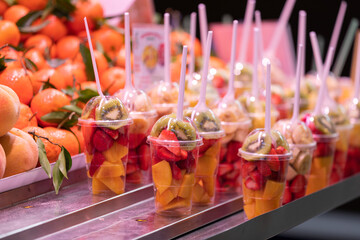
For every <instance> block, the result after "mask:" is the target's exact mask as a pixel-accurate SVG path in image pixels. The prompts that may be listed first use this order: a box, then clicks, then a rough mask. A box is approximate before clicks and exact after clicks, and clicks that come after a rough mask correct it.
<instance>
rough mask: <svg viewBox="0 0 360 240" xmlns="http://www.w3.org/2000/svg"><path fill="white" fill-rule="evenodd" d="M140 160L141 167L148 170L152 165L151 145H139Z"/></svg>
mask: <svg viewBox="0 0 360 240" xmlns="http://www.w3.org/2000/svg"><path fill="white" fill-rule="evenodd" d="M138 151H139V160H140V169H141V170H143V171H146V170H148V169H149V166H150V161H151V159H150V147H149V146H148V145H147V144H143V145H141V146H140V147H139V150H138Z"/></svg>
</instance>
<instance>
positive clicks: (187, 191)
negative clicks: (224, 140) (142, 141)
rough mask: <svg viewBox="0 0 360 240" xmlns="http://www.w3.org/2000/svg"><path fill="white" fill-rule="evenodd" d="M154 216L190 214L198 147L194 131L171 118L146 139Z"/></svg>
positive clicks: (183, 123)
mask: <svg viewBox="0 0 360 240" xmlns="http://www.w3.org/2000/svg"><path fill="white" fill-rule="evenodd" d="M148 141H149V143H150V150H151V160H152V178H153V182H154V191H155V208H156V212H157V213H159V214H162V215H167V216H182V215H187V214H190V212H191V204H192V193H193V188H194V184H195V170H196V164H197V160H198V156H199V146H200V145H201V144H202V140H201V138H199V137H198V135H197V133H196V130H195V127H194V126H193V125H192V124H191V123H190V120H188V121H182V120H179V119H176V117H175V115H174V114H171V115H165V116H163V117H161V118H160V119H159V120H158V121H157V122H156V123H155V124H154V126H153V128H152V131H151V134H150V136H149V137H148Z"/></svg>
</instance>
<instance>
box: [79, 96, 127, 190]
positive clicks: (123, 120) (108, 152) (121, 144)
mask: <svg viewBox="0 0 360 240" xmlns="http://www.w3.org/2000/svg"><path fill="white" fill-rule="evenodd" d="M131 123H132V120H131V118H129V117H128V111H127V110H126V107H125V106H124V105H123V103H122V102H121V101H120V100H119V99H118V98H116V97H104V98H101V97H94V98H92V99H90V101H89V102H88V103H87V104H86V106H85V109H84V111H83V114H82V116H81V118H80V119H79V124H80V125H81V126H82V133H83V136H84V141H85V155H86V163H87V164H86V167H87V171H88V177H89V179H90V181H89V183H91V184H90V186H89V187H90V189H92V193H93V194H121V193H123V192H124V191H125V173H126V164H127V160H128V152H129V150H128V149H129V134H128V133H129V125H130V124H131Z"/></svg>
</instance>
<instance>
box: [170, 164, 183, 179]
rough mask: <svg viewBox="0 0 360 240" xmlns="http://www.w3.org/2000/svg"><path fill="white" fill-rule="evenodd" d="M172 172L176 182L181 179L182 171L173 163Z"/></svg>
mask: <svg viewBox="0 0 360 240" xmlns="http://www.w3.org/2000/svg"><path fill="white" fill-rule="evenodd" d="M171 172H172V176H173V178H174V179H176V180H180V179H181V177H182V176H181V169H180V168H179V167H178V166H177V165H176V163H174V162H173V163H172V164H171Z"/></svg>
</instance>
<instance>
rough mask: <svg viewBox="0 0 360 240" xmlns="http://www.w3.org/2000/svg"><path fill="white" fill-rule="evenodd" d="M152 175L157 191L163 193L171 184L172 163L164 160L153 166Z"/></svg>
mask: <svg viewBox="0 0 360 240" xmlns="http://www.w3.org/2000/svg"><path fill="white" fill-rule="evenodd" d="M152 176H153V180H154V184H155V187H156V189H157V191H158V192H159V193H160V194H162V193H163V192H164V191H165V190H166V189H168V187H170V186H171V182H172V172H171V168H170V164H169V163H168V162H167V161H165V160H162V161H161V162H158V163H157V164H155V165H153V166H152Z"/></svg>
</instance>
